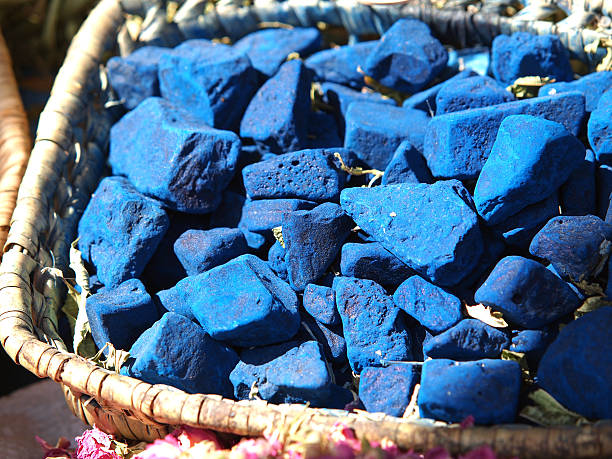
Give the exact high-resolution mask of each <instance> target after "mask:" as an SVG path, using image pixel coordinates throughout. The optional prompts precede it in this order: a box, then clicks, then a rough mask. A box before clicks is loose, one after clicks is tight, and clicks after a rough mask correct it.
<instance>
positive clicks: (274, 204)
mask: <svg viewBox="0 0 612 459" xmlns="http://www.w3.org/2000/svg"><path fill="white" fill-rule="evenodd" d="M316 205H317V204H316V203H314V202H311V201H304V200H303V199H262V200H257V201H251V200H248V199H247V200H246V201H245V203H244V206H243V208H242V217H241V219H240V227H241V228H246V229H247V230H249V231H253V232H260V231H269V230H271V229H272V228H275V227H277V226H281V225H282V223H283V220H284V219H285V218H286V217H287V216H288V215H289V214H290V213H291V212H295V211H297V210H309V209H312V208H313V207H315V206H316Z"/></svg>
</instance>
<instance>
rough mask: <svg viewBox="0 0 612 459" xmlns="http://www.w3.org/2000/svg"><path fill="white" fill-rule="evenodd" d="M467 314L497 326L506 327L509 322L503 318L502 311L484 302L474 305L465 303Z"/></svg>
mask: <svg viewBox="0 0 612 459" xmlns="http://www.w3.org/2000/svg"><path fill="white" fill-rule="evenodd" d="M465 309H466V311H467V315H468V316H470V317H472V318H473V319H478V320H480V321H481V322H484V323H485V324H487V325H490V326H491V327H495V328H506V327H507V326H508V323H507V322H506V321H505V320H504V319H503V317H502V313H501V312H498V311H492V310H491V308H490V307H488V306H485V305H484V304H475V305H474V306H468V305H467V304H466V305H465Z"/></svg>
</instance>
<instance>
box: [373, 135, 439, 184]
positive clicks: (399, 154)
mask: <svg viewBox="0 0 612 459" xmlns="http://www.w3.org/2000/svg"><path fill="white" fill-rule="evenodd" d="M432 182H433V179H432V177H431V172H429V169H428V168H427V162H426V161H425V158H424V157H423V153H421V151H419V149H418V148H416V147H414V146H413V145H412V144H411V143H410V141H408V140H404V141H403V142H402V143H400V144H399V146H398V147H397V150H395V152H394V153H393V156H392V157H391V161H389V164H387V168H386V169H385V175H383V178H382V184H383V185H391V184H394V183H432Z"/></svg>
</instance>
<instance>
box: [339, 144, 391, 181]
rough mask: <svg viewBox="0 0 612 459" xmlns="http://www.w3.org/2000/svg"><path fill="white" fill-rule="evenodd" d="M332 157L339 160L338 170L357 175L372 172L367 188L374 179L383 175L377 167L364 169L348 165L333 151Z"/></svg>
mask: <svg viewBox="0 0 612 459" xmlns="http://www.w3.org/2000/svg"><path fill="white" fill-rule="evenodd" d="M334 157H335V158H337V159H338V161H340V170H343V171H344V172H346V173H347V174H349V175H356V176H359V175H366V174H372V175H373V176H374V177H372V179H371V180H370V182H369V183H368V188H370V187H371V186H372V185H373V184H374V182H375V181H376V180H378V179H379V178H381V177H382V176H383V175H385V172H384V171H379V170H378V169H364V168H362V167H359V166H357V167H349V166H347V165H346V164H345V162H344V160H343V159H342V156H341V155H340V153H338V152H336V153H334Z"/></svg>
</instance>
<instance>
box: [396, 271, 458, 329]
mask: <svg viewBox="0 0 612 459" xmlns="http://www.w3.org/2000/svg"><path fill="white" fill-rule="evenodd" d="M393 302H394V303H395V304H396V305H397V307H399V308H400V309H402V310H404V311H406V312H407V313H408V314H409V315H410V316H412V317H414V318H415V319H416V320H417V321H418V322H419V323H420V324H421V325H422V326H423V327H425V328H426V329H427V330H428V331H430V332H431V333H434V334H436V333H441V332H443V331H445V330H448V329H449V328H450V327H452V326H453V325H455V324H456V323H457V322H459V321H460V320H461V317H462V313H461V308H462V306H461V300H460V299H459V298H457V297H456V296H455V295H452V294H451V293H448V292H446V291H445V290H443V289H441V288H440V287H437V286H435V285H433V284H430V283H429V282H427V281H426V280H425V279H423V278H421V277H419V276H412V277H410V278H408V279H406V280H405V281H404V282H403V283H402V285H400V286H399V287H398V288H397V290H396V291H395V293H394V294H393Z"/></svg>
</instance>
